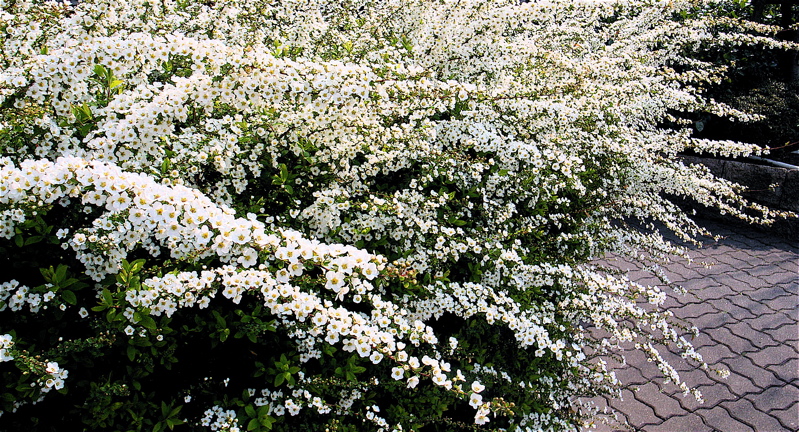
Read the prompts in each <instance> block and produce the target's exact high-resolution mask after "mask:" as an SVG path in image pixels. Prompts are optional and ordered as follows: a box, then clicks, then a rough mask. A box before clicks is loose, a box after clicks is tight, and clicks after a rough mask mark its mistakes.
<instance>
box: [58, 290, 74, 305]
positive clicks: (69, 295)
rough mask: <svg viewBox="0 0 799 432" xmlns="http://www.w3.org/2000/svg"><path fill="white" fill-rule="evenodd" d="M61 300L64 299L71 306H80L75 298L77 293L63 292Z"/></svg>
mask: <svg viewBox="0 0 799 432" xmlns="http://www.w3.org/2000/svg"><path fill="white" fill-rule="evenodd" d="M61 298H62V299H64V301H65V302H67V303H69V304H71V305H76V304H78V299H77V297H76V296H75V293H74V292H72V291H70V290H64V291H61Z"/></svg>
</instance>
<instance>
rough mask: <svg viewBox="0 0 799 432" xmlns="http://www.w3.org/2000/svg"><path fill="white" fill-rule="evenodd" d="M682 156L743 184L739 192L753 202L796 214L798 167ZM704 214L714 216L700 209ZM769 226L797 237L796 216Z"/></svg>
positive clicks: (685, 159)
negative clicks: (742, 188)
mask: <svg viewBox="0 0 799 432" xmlns="http://www.w3.org/2000/svg"><path fill="white" fill-rule="evenodd" d="M682 159H683V161H684V162H685V163H687V164H702V165H705V166H706V167H708V168H709V169H710V171H711V172H712V173H713V174H714V175H716V176H717V177H720V178H723V179H727V180H730V181H733V182H735V183H738V184H741V185H743V186H745V187H746V188H747V189H746V191H744V192H743V193H742V195H743V196H744V197H745V198H747V199H749V200H751V201H753V202H756V203H759V204H764V205H767V206H769V207H771V208H774V209H779V210H788V211H792V212H795V213H799V170H791V169H787V168H779V167H771V166H766V165H758V164H751V163H746V162H738V161H730V160H722V159H713V158H702V157H696V156H682ZM772 185H774V186H775V187H771V186H772ZM697 210H699V209H697ZM703 216H713V215H712V214H711V215H705V214H704V212H703ZM715 216H720V215H715ZM725 219H726V218H725ZM772 229H775V230H777V231H779V232H780V233H783V234H786V235H791V236H793V238H794V239H797V238H799V218H792V219H790V220H782V221H777V222H776V223H775V224H774V225H773V227H772Z"/></svg>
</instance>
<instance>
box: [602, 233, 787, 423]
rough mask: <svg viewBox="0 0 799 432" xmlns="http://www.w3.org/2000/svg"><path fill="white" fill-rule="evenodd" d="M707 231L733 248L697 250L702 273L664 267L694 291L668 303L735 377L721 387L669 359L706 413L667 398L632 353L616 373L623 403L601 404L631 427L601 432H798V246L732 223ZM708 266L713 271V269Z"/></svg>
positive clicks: (706, 352) (678, 395)
mask: <svg viewBox="0 0 799 432" xmlns="http://www.w3.org/2000/svg"><path fill="white" fill-rule="evenodd" d="M705 226H707V227H708V228H709V229H710V231H711V232H713V233H715V234H719V235H722V236H724V237H725V238H724V239H722V240H720V241H719V242H717V243H712V242H709V243H707V244H705V245H704V247H702V248H701V249H697V248H692V250H693V253H692V255H693V256H694V257H695V259H696V263H694V264H688V263H686V262H684V261H677V260H675V261H674V262H672V263H670V264H669V265H668V266H667V267H666V273H667V274H668V275H669V277H670V278H671V280H672V281H673V282H674V283H676V284H679V285H682V286H683V287H685V288H686V289H687V290H688V291H689V294H687V295H684V296H680V295H670V296H669V298H668V300H667V306H668V307H669V308H670V309H671V310H673V311H674V314H675V316H676V317H678V318H684V319H686V320H688V321H689V322H691V323H692V324H694V325H696V326H697V327H698V328H699V329H700V331H701V333H700V335H699V337H698V338H696V339H694V341H693V342H694V345H695V347H696V349H697V351H698V352H699V353H700V354H702V355H703V356H704V358H705V361H706V362H707V363H708V364H709V365H711V366H714V365H715V366H717V367H722V368H727V369H729V371H730V376H729V377H728V378H726V379H723V378H721V377H719V376H718V375H717V374H715V373H713V372H710V371H708V372H706V371H702V370H697V369H696V368H694V367H691V366H690V365H688V364H687V363H686V362H685V361H683V360H682V359H681V358H680V357H679V356H677V355H674V354H671V353H662V355H663V356H664V358H668V359H669V360H670V361H671V364H672V365H673V366H675V368H676V369H677V370H678V371H679V372H680V376H681V377H682V378H683V379H685V380H686V381H687V382H688V383H689V384H692V385H694V386H697V387H698V389H699V390H701V391H702V393H703V396H704V398H705V403H704V404H699V403H697V402H696V400H695V399H694V398H693V396H691V395H688V396H685V397H683V395H682V392H681V391H679V389H677V388H676V387H675V386H674V385H665V386H662V387H663V390H661V386H660V385H659V384H660V383H662V378H660V377H661V376H662V375H660V374H659V372H658V369H657V367H656V366H655V364H654V363H648V362H647V361H646V359H645V358H644V355H643V353H641V352H640V351H637V352H636V351H634V350H632V351H630V352H628V353H626V358H627V363H628V366H627V367H625V368H624V369H622V370H620V371H619V372H617V376H618V377H619V379H621V380H622V381H623V382H625V383H627V384H629V389H625V390H623V392H622V397H623V400H614V399H609V398H598V399H595V402H596V403H597V404H598V405H599V406H606V405H607V404H609V405H610V406H612V407H613V408H615V409H616V410H617V412H618V413H619V419H620V420H622V421H624V422H626V423H627V424H629V427H627V428H624V427H621V426H619V425H612V424H611V425H607V424H600V425H598V426H597V428H596V429H593V430H594V431H597V432H609V431H613V432H616V431H622V430H636V431H645V432H712V431H719V432H752V431H754V432H781V431H799V241H797V240H796V239H789V238H785V237H783V236H779V235H775V234H772V233H769V232H766V231H761V230H757V229H754V228H752V227H746V226H739V225H731V224H729V223H718V222H705ZM701 261H704V262H713V263H715V265H713V266H712V267H710V268H705V267H703V266H702V265H700V264H698V262H701ZM607 263H608V264H610V265H611V266H615V267H617V268H620V269H624V270H627V269H630V270H631V271H630V277H631V278H632V279H633V280H636V281H638V282H640V283H648V284H652V285H654V284H657V280H656V279H655V278H654V277H652V276H648V277H647V274H646V273H643V272H640V271H637V270H636V269H635V268H631V267H630V265H629V264H628V263H624V262H621V261H614V260H607ZM692 294H693V295H692ZM636 389H637V391H636Z"/></svg>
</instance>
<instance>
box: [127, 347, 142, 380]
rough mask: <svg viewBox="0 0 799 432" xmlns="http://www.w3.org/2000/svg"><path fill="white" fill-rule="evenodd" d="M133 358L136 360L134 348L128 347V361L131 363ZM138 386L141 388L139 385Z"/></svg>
mask: <svg viewBox="0 0 799 432" xmlns="http://www.w3.org/2000/svg"><path fill="white" fill-rule="evenodd" d="M134 358H136V347H134V346H133V345H128V360H130V361H133V359H134ZM136 384H138V382H136ZM139 386H140V387H141V384H139ZM137 390H138V389H137Z"/></svg>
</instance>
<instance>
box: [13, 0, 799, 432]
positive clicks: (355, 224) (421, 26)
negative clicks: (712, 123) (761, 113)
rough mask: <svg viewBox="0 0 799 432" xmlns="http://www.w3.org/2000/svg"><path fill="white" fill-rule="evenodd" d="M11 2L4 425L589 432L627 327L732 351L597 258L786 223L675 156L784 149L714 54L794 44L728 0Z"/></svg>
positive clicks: (641, 340) (643, 257) (611, 383)
mask: <svg viewBox="0 0 799 432" xmlns="http://www.w3.org/2000/svg"><path fill="white" fill-rule="evenodd" d="M0 5H2V13H0V35H2V38H1V39H0V105H1V108H0V152H2V156H0V262H2V268H3V270H4V271H3V274H2V280H0V376H2V380H0V408H1V409H2V412H3V414H2V418H1V419H0V421H2V422H3V424H5V425H7V426H6V427H8V428H10V429H18V430H22V429H24V430H58V429H59V428H61V427H63V425H65V424H66V425H82V426H80V427H84V428H85V429H87V430H120V431H128V430H134V431H138V430H148V431H149V430H153V431H163V430H166V429H170V430H171V429H173V428H178V429H185V430H189V429H191V430H195V429H197V430H207V429H210V430H231V431H233V430H254V431H258V430H284V431H298V430H340V431H348V430H372V429H373V430H424V431H434V430H441V431H445V430H446V431H451V430H492V429H496V430H569V429H574V428H576V427H578V426H579V425H580V424H582V423H584V422H589V421H590V414H591V411H590V406H585V405H583V404H581V403H580V399H579V398H580V397H583V396H591V395H596V394H607V393H610V392H614V391H616V390H617V389H618V388H619V386H620V385H621V384H623V383H619V382H618V381H617V380H616V378H615V375H614V372H613V370H611V369H609V368H608V367H607V363H606V362H605V361H604V360H603V356H604V355H607V354H609V353H612V352H614V350H616V349H617V348H618V347H619V346H621V345H622V344H625V343H630V344H634V345H635V347H636V349H640V350H643V351H645V352H646V353H647V355H648V356H649V357H650V358H652V359H653V360H654V361H656V362H657V363H658V365H659V366H660V368H661V370H662V371H663V373H664V376H665V377H666V378H667V380H668V381H671V382H672V383H673V384H674V385H677V386H679V387H680V388H681V389H682V390H683V391H684V392H685V393H686V394H688V393H690V392H692V391H693V390H692V389H691V388H690V386H689V385H688V384H686V383H684V382H683V381H682V380H681V379H680V377H679V376H678V375H677V373H676V372H675V371H674V370H673V369H672V368H671V367H670V366H669V365H668V364H667V363H666V362H665V361H664V360H663V359H662V358H661V357H660V355H659V351H658V350H659V349H662V346H663V345H669V346H673V347H676V349H679V350H681V351H682V352H683V353H684V354H685V356H686V357H689V358H691V359H693V360H694V361H695V362H696V363H697V365H698V366H702V367H706V366H707V365H705V364H704V363H703V362H702V359H701V356H699V355H698V354H697V353H696V352H694V351H693V349H692V347H691V344H690V342H689V341H688V339H690V337H689V336H690V335H691V334H692V333H694V332H695V329H691V328H690V325H685V324H683V323H679V322H674V320H672V319H671V315H670V314H669V312H668V311H666V310H663V309H662V308H661V305H662V303H663V301H664V298H665V291H663V290H661V289H660V288H658V287H648V286H641V285H638V284H636V283H634V282H631V281H629V280H627V279H626V278H625V277H624V276H623V275H619V274H612V273H611V272H609V271H608V270H606V269H603V268H600V267H596V266H592V265H591V264H590V261H591V259H592V258H595V257H601V256H603V255H604V254H606V253H615V254H619V255H623V256H628V257H630V258H631V259H637V260H640V261H643V262H644V263H646V264H647V265H648V266H650V268H651V269H652V270H653V271H654V272H656V273H657V271H658V263H661V262H663V260H665V259H666V257H667V256H668V255H669V254H675V253H676V254H678V255H685V250H683V249H681V248H680V247H677V246H675V245H672V244H671V243H669V242H667V241H665V240H664V239H663V238H662V237H661V236H660V235H659V234H658V233H657V232H656V231H654V229H653V228H651V226H653V225H651V226H650V225H648V224H651V223H654V222H657V223H660V224H662V225H664V226H665V227H666V228H668V229H669V230H671V231H673V232H675V233H677V235H678V236H679V237H681V238H683V239H685V240H691V239H695V238H696V237H697V236H699V235H702V234H706V233H704V232H703V230H702V229H700V228H699V227H698V226H697V225H696V224H695V223H694V222H692V221H691V219H690V218H689V216H688V215H686V214H685V213H683V212H682V211H681V210H680V209H679V208H678V207H676V206H675V205H674V204H672V203H671V202H670V201H669V199H670V198H671V197H689V198H691V199H693V200H695V201H697V202H699V203H701V204H703V205H707V206H712V207H717V208H719V209H721V210H722V211H724V212H729V213H733V214H738V215H740V216H741V217H742V218H745V219H749V220H754V219H757V220H768V219H769V218H770V217H772V216H774V214H773V213H771V212H770V211H769V210H767V209H764V208H760V207H757V206H752V205H750V204H747V203H745V202H743V201H742V200H741V199H739V198H738V195H737V188H736V186H735V185H732V184H730V183H727V182H725V181H722V180H718V179H716V178H714V177H713V176H712V175H711V174H710V173H709V172H708V171H707V170H705V169H703V168H701V167H697V166H685V165H683V164H682V163H681V162H680V161H679V159H678V158H677V154H678V153H679V152H681V151H685V150H693V151H698V152H709V153H714V154H723V155H731V154H746V153H749V152H757V151H760V150H759V149H757V148H756V147H754V146H750V145H747V144H742V143H735V142H719V141H710V140H700V139H695V138H692V137H691V129H692V128H693V125H692V123H691V122H690V121H689V120H683V119H682V117H681V114H677V113H684V115H685V116H690V114H691V113H696V112H707V113H712V114H716V115H722V116H727V117H731V118H735V119H738V120H747V119H750V118H753V116H751V115H748V114H746V113H742V112H738V111H735V110H732V109H730V108H729V107H727V106H725V105H723V104H720V103H717V102H715V101H713V100H711V99H708V98H706V97H704V96H702V91H703V88H705V87H706V86H708V85H710V84H713V83H717V82H718V81H719V80H720V79H721V78H722V76H723V72H724V69H725V67H724V66H722V65H720V64H717V63H714V62H707V61H702V60H700V59H701V58H703V57H702V55H699V54H701V53H705V52H709V51H710V50H715V49H719V48H721V49H725V48H726V47H732V46H738V45H742V44H744V45H753V44H760V45H762V46H764V47H767V48H779V49H785V48H791V47H792V46H790V45H789V44H786V43H782V42H777V41H774V40H772V39H770V38H768V37H766V36H764V35H767V34H768V33H769V32H773V31H774V30H775V29H773V28H771V27H767V26H763V25H758V24H752V23H746V22H743V21H738V20H734V19H731V18H729V17H726V18H725V17H717V16H713V11H714V10H715V8H714V5H709V6H708V5H707V4H704V3H696V2H691V1H669V2H665V1H644V2H625V1H619V2H613V1H606V2H605V1H603V2H594V1H590V2H588V1H586V2H574V1H566V0H563V1H546V2H532V3H523V4H518V3H517V2H515V1H499V0H498V1H488V0H460V1H449V0H380V1H370V0H366V1H338V0H336V1H327V0H280V1H270V0H248V1H239V0H233V1H219V2H208V1H205V2H197V1H183V0H178V1H172V0H158V1H155V0H130V1H125V2H117V1H115V2H111V1H106V0H90V1H81V2H80V3H79V4H77V5H75V6H70V5H69V4H64V3H56V2H36V1H21V0H0ZM710 57H712V56H710ZM685 118H689V117H685ZM664 125H670V127H668V128H667V127H664ZM747 208H749V209H753V210H755V211H756V212H757V213H754V214H756V215H757V216H752V214H753V213H751V212H749V213H744V210H746V209H747ZM630 221H639V222H642V223H644V228H643V229H641V228H631V227H630V226H629V225H628V223H629V222H630ZM648 226H650V228H647V227H648ZM693 393H694V394H695V396H696V397H700V396H699V394H698V392H696V391H693Z"/></svg>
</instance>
